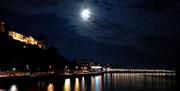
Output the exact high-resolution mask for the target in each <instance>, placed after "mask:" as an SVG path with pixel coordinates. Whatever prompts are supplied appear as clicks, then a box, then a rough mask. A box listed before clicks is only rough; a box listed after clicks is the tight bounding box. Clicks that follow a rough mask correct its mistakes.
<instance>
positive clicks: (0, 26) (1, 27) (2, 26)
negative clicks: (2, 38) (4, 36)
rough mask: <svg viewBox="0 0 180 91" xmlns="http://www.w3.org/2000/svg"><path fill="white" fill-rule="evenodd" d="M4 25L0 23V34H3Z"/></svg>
mask: <svg viewBox="0 0 180 91" xmlns="http://www.w3.org/2000/svg"><path fill="white" fill-rule="evenodd" d="M4 25H5V23H4V22H3V21H0V32H5V27H4Z"/></svg>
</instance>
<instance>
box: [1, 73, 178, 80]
mask: <svg viewBox="0 0 180 91" xmlns="http://www.w3.org/2000/svg"><path fill="white" fill-rule="evenodd" d="M107 73H110V74H111V73H127V74H128V73H129V74H131V73H134V74H138V73H140V74H141V73H142V74H143V73H144V74H146V73H147V74H150V73H152V75H158V74H159V75H165V74H167V73H169V75H167V76H176V72H90V73H76V74H68V73H67V74H62V73H59V74H49V73H46V74H39V75H34V76H33V75H24V76H6V77H0V80H2V79H56V78H64V79H65V78H79V77H91V76H98V75H103V74H107ZM163 73H165V74H163ZM165 76H166V75H165Z"/></svg>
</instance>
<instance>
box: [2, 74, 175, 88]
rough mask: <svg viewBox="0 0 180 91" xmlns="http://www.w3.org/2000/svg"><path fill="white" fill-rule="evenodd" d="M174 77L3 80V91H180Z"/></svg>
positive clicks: (109, 75)
mask: <svg viewBox="0 0 180 91" xmlns="http://www.w3.org/2000/svg"><path fill="white" fill-rule="evenodd" d="M177 86H178V85H177V83H176V79H175V76H173V75H172V74H167V73H166V74H165V73H112V74H110V73H108V74H104V75H99V76H88V77H79V78H59V79H51V80H50V79H36V80H33V79H31V80H28V79H27V80H26V79H22V80H15V79H8V80H1V81H0V91H178V90H177Z"/></svg>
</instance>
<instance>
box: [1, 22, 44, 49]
mask: <svg viewBox="0 0 180 91" xmlns="http://www.w3.org/2000/svg"><path fill="white" fill-rule="evenodd" d="M4 25H5V23H4V22H3V21H0V32H7V33H8V35H9V37H10V38H12V39H14V40H18V41H20V42H23V43H25V44H30V45H36V46H38V47H39V48H42V49H45V48H46V44H45V43H44V42H43V40H38V39H35V38H33V37H32V36H25V35H23V34H20V33H17V32H15V31H7V30H6V28H5V26H4Z"/></svg>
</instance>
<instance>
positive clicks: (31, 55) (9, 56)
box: [0, 32, 69, 71]
mask: <svg viewBox="0 0 180 91" xmlns="http://www.w3.org/2000/svg"><path fill="white" fill-rule="evenodd" d="M68 64H69V61H68V60H67V59H66V58H65V57H63V56H62V55H60V54H59V53H58V52H57V49H56V48H54V47H47V48H46V49H42V48H39V47H38V46H36V45H28V44H25V43H22V42H20V41H17V40H14V39H12V38H10V37H9V36H8V34H7V33H5V32H0V69H1V70H11V69H12V68H13V67H15V68H17V70H26V69H27V68H26V66H27V65H28V67H29V68H30V69H31V70H33V71H47V70H48V69H49V68H51V69H56V70H59V69H62V68H64V66H65V65H68ZM50 66H51V67H50Z"/></svg>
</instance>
